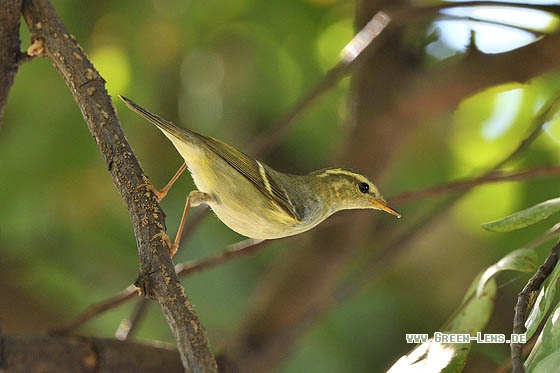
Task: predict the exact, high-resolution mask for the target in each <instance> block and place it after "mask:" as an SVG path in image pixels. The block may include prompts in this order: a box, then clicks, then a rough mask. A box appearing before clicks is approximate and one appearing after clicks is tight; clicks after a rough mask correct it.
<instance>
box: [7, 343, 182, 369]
mask: <svg viewBox="0 0 560 373" xmlns="http://www.w3.org/2000/svg"><path fill="white" fill-rule="evenodd" d="M0 346H1V349H0V354H1V355H0V371H2V372H58V373H66V372H123V373H124V372H154V373H155V372H161V371H162V369H163V367H165V368H164V370H165V371H166V372H181V371H182V370H183V369H182V366H181V359H180V356H179V354H178V353H177V350H174V349H171V348H166V347H163V346H161V345H160V346H151V345H146V344H140V343H132V342H126V343H124V342H121V341H116V340H110V339H101V338H86V337H55V336H7V335H3V336H0Z"/></svg>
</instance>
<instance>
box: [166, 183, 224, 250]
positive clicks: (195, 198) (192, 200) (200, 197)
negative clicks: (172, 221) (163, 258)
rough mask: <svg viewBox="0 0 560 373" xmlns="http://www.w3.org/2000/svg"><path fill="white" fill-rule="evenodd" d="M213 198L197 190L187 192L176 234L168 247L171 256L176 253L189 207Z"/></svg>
mask: <svg viewBox="0 0 560 373" xmlns="http://www.w3.org/2000/svg"><path fill="white" fill-rule="evenodd" d="M214 200H215V199H214V197H212V196H211V195H210V194H207V193H203V192H201V191H198V190H193V191H192V192H190V193H189V195H188V196H187V201H186V203H185V209H184V210H183V216H181V223H179V229H178V230H177V235H176V236H175V240H174V241H173V244H172V245H171V246H170V247H169V255H171V258H173V256H174V255H175V253H177V250H179V244H180V242H181V236H182V235H183V229H185V223H186V221H187V215H188V214H189V209H190V207H191V206H198V205H200V204H203V203H206V204H208V203H209V202H212V201H214Z"/></svg>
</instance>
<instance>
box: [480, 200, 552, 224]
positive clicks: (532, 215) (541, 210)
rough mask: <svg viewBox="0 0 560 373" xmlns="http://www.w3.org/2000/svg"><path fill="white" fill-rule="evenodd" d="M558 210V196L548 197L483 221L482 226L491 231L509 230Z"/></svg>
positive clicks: (535, 221) (544, 217) (534, 221)
mask: <svg viewBox="0 0 560 373" xmlns="http://www.w3.org/2000/svg"><path fill="white" fill-rule="evenodd" d="M558 211H560V198H554V199H549V200H548V201H544V202H541V203H539V204H537V205H535V206H532V207H529V208H528V209H525V210H522V211H519V212H516V213H515V214H512V215H509V216H506V217H505V218H502V219H498V220H495V221H492V222H489V223H484V224H482V227H483V228H484V229H486V230H489V231H491V232H509V231H513V230H516V229H520V228H525V227H528V226H530V225H533V224H535V223H538V222H539V221H541V220H544V219H546V218H548V217H549V216H550V215H552V214H554V213H556V212H558Z"/></svg>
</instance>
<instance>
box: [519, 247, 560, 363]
mask: <svg viewBox="0 0 560 373" xmlns="http://www.w3.org/2000/svg"><path fill="white" fill-rule="evenodd" d="M559 257H560V242H558V243H557V244H556V245H555V246H554V247H553V248H552V250H551V252H550V255H549V256H548V257H547V258H546V260H545V261H544V263H543V264H542V265H541V266H540V267H539V269H538V270H537V272H536V273H535V274H534V275H533V277H531V278H530V279H529V281H528V282H527V284H526V285H525V287H524V288H523V290H521V292H520V293H519V295H518V297H517V303H516V304H515V307H514V311H515V313H514V316H513V334H524V333H525V332H526V331H527V329H526V328H525V321H526V320H527V316H528V315H527V311H528V310H529V303H530V300H531V299H534V297H533V295H534V293H535V292H537V291H538V290H539V289H540V288H541V286H542V284H543V283H544V281H545V280H546V279H547V278H548V276H549V275H550V274H551V273H552V271H553V270H554V267H556V265H557V263H558V258H559ZM511 364H512V368H513V369H512V371H513V373H522V372H525V367H524V366H523V343H512V344H511Z"/></svg>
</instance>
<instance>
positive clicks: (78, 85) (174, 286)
mask: <svg viewBox="0 0 560 373" xmlns="http://www.w3.org/2000/svg"><path fill="white" fill-rule="evenodd" d="M23 14H24V17H25V20H26V22H27V24H28V26H29V29H30V31H31V35H32V36H31V38H32V47H31V51H33V54H38V55H43V56H45V57H46V58H49V59H50V60H51V61H52V62H53V64H54V66H55V68H56V69H57V70H58V71H59V73H60V74H61V76H62V77H63V79H64V81H65V82H66V84H67V85H68V87H69V88H70V91H71V92H72V95H73V96H74V99H75V101H76V103H77V104H78V106H79V108H80V110H81V112H82V115H83V117H84V119H85V121H86V124H87V126H88V128H89V130H90V132H91V134H92V136H93V138H94V140H95V142H96V143H97V145H98V147H99V149H100V150H101V153H102V155H103V158H104V160H105V162H106V164H107V169H108V170H109V172H110V174H111V176H112V178H113V182H114V184H115V186H116V187H117V189H118V191H119V192H120V194H121V197H122V199H123V201H124V204H125V206H126V208H127V209H128V211H129V214H130V217H131V220H132V224H133V228H134V233H135V236H136V241H137V244H138V251H139V257H140V273H139V276H138V279H137V281H136V284H137V285H138V287H139V288H140V289H141V290H142V291H143V293H144V294H146V295H147V296H148V297H151V298H153V299H155V300H156V301H157V302H158V303H159V304H160V306H161V308H162V310H163V313H164V315H165V317H166V319H167V322H168V324H169V326H170V327H171V330H172V332H173V334H174V336H175V339H176V341H177V347H178V349H179V352H180V354H181V359H182V361H183V365H184V367H185V369H187V370H190V371H215V370H216V369H217V367H216V363H215V360H214V357H213V355H212V353H211V352H210V346H209V343H208V341H207V338H206V332H205V330H204V328H203V327H202V325H201V324H200V321H199V319H198V317H197V315H196V314H195V312H194V311H193V309H192V307H191V305H190V302H189V300H188V298H187V296H186V294H185V291H184V289H183V287H182V286H181V284H180V283H179V280H178V278H177V276H176V274H175V270H174V267H173V263H172V262H171V258H170V257H169V253H168V248H167V246H166V245H165V244H164V242H163V241H162V240H161V239H154V237H155V236H156V235H157V234H160V233H162V232H163V230H164V228H165V225H164V213H163V211H162V210H161V209H160V207H159V206H158V204H157V203H156V201H155V199H154V197H153V196H152V195H151V194H150V193H148V192H147V191H146V190H145V189H142V188H139V186H140V185H142V184H146V183H148V182H149V180H148V177H147V176H146V175H145V174H144V172H143V171H142V169H141V168H140V165H139V164H138V161H137V160H136V157H135V156H134V153H133V152H132V149H131V148H130V146H129V145H128V143H127V141H126V139H125V137H124V134H123V132H122V129H121V127H120V124H119V122H118V119H117V117H116V114H115V111H114V107H113V105H112V102H111V99H110V97H109V95H108V94H107V91H106V90H105V82H104V80H103V78H102V77H101V76H100V75H99V74H98V72H97V71H96V70H95V67H94V66H93V65H92V64H91V62H90V61H89V59H88V58H87V56H86V55H85V53H84V52H83V50H82V49H81V48H80V46H79V45H78V44H77V43H76V41H75V39H74V38H73V37H72V36H71V35H70V34H69V33H68V31H67V30H66V28H65V27H64V25H63V24H62V22H61V21H60V19H59V18H58V16H57V14H56V12H55V10H54V9H53V7H52V5H51V4H50V2H49V1H48V0H24V2H23Z"/></svg>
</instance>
